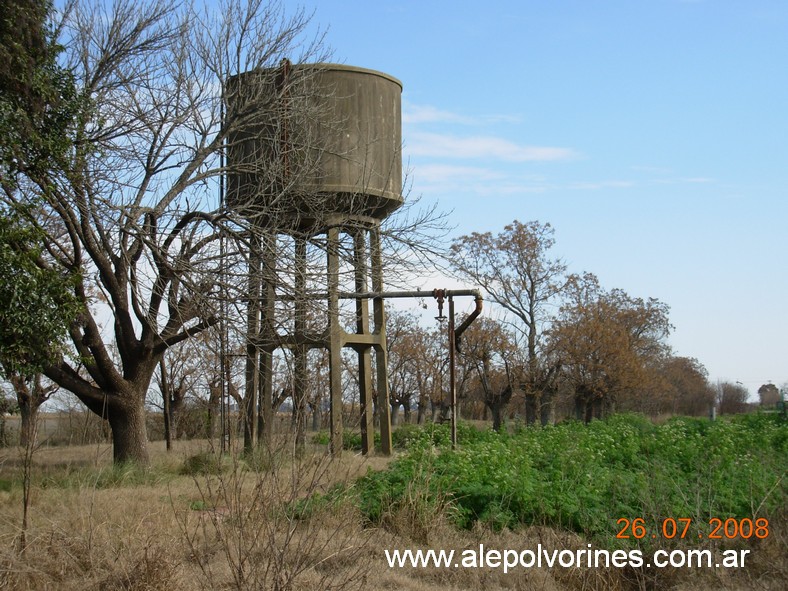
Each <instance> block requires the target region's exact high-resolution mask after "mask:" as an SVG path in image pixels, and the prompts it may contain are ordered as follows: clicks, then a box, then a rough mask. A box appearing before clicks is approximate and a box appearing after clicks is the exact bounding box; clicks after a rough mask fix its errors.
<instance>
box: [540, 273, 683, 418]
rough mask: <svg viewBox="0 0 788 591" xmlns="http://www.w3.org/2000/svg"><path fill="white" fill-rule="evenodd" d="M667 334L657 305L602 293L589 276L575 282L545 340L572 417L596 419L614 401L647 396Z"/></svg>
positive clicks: (664, 311) (662, 306) (618, 293)
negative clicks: (571, 395) (567, 390)
mask: <svg viewBox="0 0 788 591" xmlns="http://www.w3.org/2000/svg"><path fill="white" fill-rule="evenodd" d="M670 329H671V325H670V322H669V321H668V307H667V306H666V305H665V304H663V303H662V302H659V301H658V300H655V299H653V298H652V299H648V300H643V299H641V298H633V297H631V296H629V295H628V294H627V293H626V292H624V291H623V290H620V289H613V290H610V291H606V290H604V289H602V288H601V286H600V285H599V282H598V280H597V278H596V277H595V276H594V275H591V274H586V275H584V276H583V277H580V278H575V279H574V280H573V281H572V283H571V287H570V289H569V294H568V299H567V302H566V303H565V304H564V305H563V306H562V308H561V312H560V314H559V316H558V318H557V319H556V321H555V322H554V324H553V327H552V328H551V330H550V332H549V337H550V340H551V346H552V348H553V354H554V355H555V356H556V358H557V359H558V363H559V364H560V365H561V366H562V369H563V373H564V375H565V377H566V379H568V381H569V382H570V383H571V385H572V387H573V388H574V390H575V403H576V404H575V408H576V413H577V417H578V418H579V419H582V420H585V421H589V420H591V419H592V418H595V417H600V416H602V415H603V414H605V413H607V412H609V411H610V410H611V409H612V408H613V406H614V405H615V404H616V402H617V401H619V402H620V401H622V400H623V399H624V398H625V397H630V398H631V397H635V396H637V395H638V393H641V392H643V391H647V390H648V387H647V382H648V381H649V380H651V379H654V377H655V376H656V375H657V371H656V369H657V368H658V367H659V365H660V363H661V362H662V360H663V359H664V358H665V355H666V354H667V352H668V351H669V349H668V347H667V345H666V343H665V339H666V337H667V335H668V334H669V332H670Z"/></svg>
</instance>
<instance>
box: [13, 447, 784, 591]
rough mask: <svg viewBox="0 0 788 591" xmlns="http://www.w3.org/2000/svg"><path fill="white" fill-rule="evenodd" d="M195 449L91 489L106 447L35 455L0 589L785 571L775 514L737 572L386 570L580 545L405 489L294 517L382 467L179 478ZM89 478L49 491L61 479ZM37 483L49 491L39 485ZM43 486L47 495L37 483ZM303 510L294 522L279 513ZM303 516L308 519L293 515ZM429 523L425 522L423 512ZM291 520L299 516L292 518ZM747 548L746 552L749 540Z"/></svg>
mask: <svg viewBox="0 0 788 591" xmlns="http://www.w3.org/2000/svg"><path fill="white" fill-rule="evenodd" d="M208 449H209V446H208V444H207V443H205V442H202V443H200V442H176V448H175V450H174V451H173V452H170V453H169V454H168V453H166V452H165V451H164V447H163V445H159V444H152V449H151V452H152V453H151V455H152V458H153V472H154V474H158V475H159V476H160V477H158V478H152V479H149V480H144V479H143V480H142V481H141V482H140V481H130V482H129V483H128V484H124V483H123V482H120V483H115V484H114V485H112V486H109V487H107V488H99V487H97V486H96V484H95V483H97V482H99V481H100V479H99V478H98V477H97V476H95V475H97V474H99V472H100V471H101V470H107V469H109V466H110V463H111V453H110V452H109V450H108V448H107V447H106V446H103V445H102V446H95V445H93V446H81V447H79V448H67V447H64V448H56V449H47V450H40V451H39V452H37V454H36V456H35V467H34V470H35V471H36V473H37V475H38V478H37V479H36V478H34V480H35V481H36V482H37V483H38V485H37V486H36V487H35V489H34V495H33V499H32V508H31V524H30V527H29V530H28V532H27V548H26V551H25V552H24V554H21V553H20V552H19V550H18V549H17V545H16V541H17V540H18V537H19V533H20V531H19V527H20V523H21V506H22V503H21V491H20V488H19V487H18V486H12V487H11V488H10V490H0V589H20V590H27V589H30V590H49V589H52V590H55V589H57V590H61V589H62V590H66V591H68V590H72V589H73V590H77V589H79V590H96V591H109V590H127V591H143V590H144V591H159V590H161V591H164V590H167V591H191V590H193V589H206V590H207V589H275V590H292V591H299V590H327V589H343V590H345V589H346V590H351V589H392V590H394V589H402V590H410V591H437V590H439V589H440V590H445V589H448V590H452V589H455V590H460V589H484V590H485V591H498V590H510V589H521V590H540V591H563V590H572V591H595V590H599V591H601V590H606V591H607V590H611V591H630V590H641V589H643V590H646V589H649V590H650V589H654V590H656V589H660V590H661V589H673V590H676V591H684V590H690V589H693V590H695V589H701V590H702V589H727V590H729V591H733V590H750V589H751V590H755V589H758V590H775V591H776V590H777V589H782V588H783V587H782V584H783V583H784V581H785V580H786V576H788V571H786V548H788V545H786V529H785V527H784V526H785V523H786V515H785V514H784V512H783V514H781V515H780V516H774V518H775V521H776V522H779V523H780V524H781V525H777V523H775V527H774V528H773V529H772V532H773V535H772V536H770V538H768V539H766V540H763V541H760V542H758V543H757V544H754V543H753V544H750V545H751V546H753V552H752V554H751V557H752V562H751V565H750V568H748V569H747V570H746V571H707V570H702V569H694V570H693V569H683V570H675V569H673V570H671V569H665V570H660V571H654V570H649V571H646V570H643V569H639V570H633V569H617V568H597V569H587V568H574V569H561V568H554V569H547V568H542V569H536V568H534V569H515V570H512V571H510V572H508V573H506V574H504V573H503V572H502V570H501V569H491V568H477V569H467V568H402V569H398V568H394V569H392V568H389V567H388V565H387V563H386V560H385V555H384V550H385V549H395V548H399V549H408V548H410V549H418V548H422V549H425V550H427V549H430V548H432V549H438V548H441V549H446V550H450V549H454V550H455V551H457V552H462V550H465V549H469V548H474V549H475V548H478V546H479V544H484V545H485V547H487V548H496V549H505V548H512V549H525V548H536V546H537V545H538V544H542V546H543V547H544V548H547V549H548V550H551V549H581V548H585V547H586V544H587V542H586V541H585V540H583V539H582V538H580V537H579V536H577V535H574V534H571V533H567V532H560V531H555V530H553V529H550V528H544V527H532V528H524V529H522V530H519V531H516V532H513V531H503V532H493V531H490V530H489V529H486V528H484V527H481V526H479V527H477V528H475V529H474V530H471V531H458V530H457V529H456V528H454V527H453V526H452V525H451V522H450V514H451V503H450V502H449V500H448V499H445V502H443V503H441V502H440V500H439V502H438V503H437V504H433V505H429V504H428V503H427V502H426V500H425V499H420V498H419V497H418V492H417V491H416V490H415V489H414V491H413V492H414V498H413V503H412V504H410V505H408V504H406V505H405V506H404V507H403V508H401V509H400V510H398V511H396V512H391V513H390V514H388V515H386V516H385V518H384V520H383V524H382V525H381V526H380V527H379V528H371V527H369V526H368V525H366V524H365V523H364V521H363V519H362V517H361V515H360V514H359V512H358V508H357V507H355V506H354V504H353V502H352V501H350V500H349V499H342V498H339V500H335V501H332V502H328V503H325V504H320V503H318V504H316V505H314V506H309V505H304V504H303V503H304V502H305V499H309V498H312V495H314V494H315V493H319V494H325V493H327V492H329V491H331V490H332V488H331V487H332V486H333V485H335V484H337V483H352V481H353V480H354V479H355V478H356V477H358V476H359V475H361V474H364V473H365V472H366V471H367V469H369V468H373V469H380V468H383V467H385V465H386V464H387V462H388V461H389V460H388V459H387V458H380V457H373V458H369V459H367V458H363V457H361V456H359V455H356V454H351V453H345V454H344V455H343V456H342V457H341V458H339V459H331V458H329V457H327V456H326V455H325V454H324V452H322V451H314V452H310V453H307V454H306V455H305V456H304V457H302V458H297V457H295V456H294V455H292V454H288V453H287V452H286V451H281V450H280V452H278V455H276V456H275V457H274V456H272V457H270V458H262V459H261V458H255V461H254V462H252V463H254V464H257V465H258V467H259V466H260V465H262V466H264V467H265V469H263V470H260V471H251V470H248V469H247V468H246V466H245V464H244V463H243V461H242V460H240V459H239V458H238V457H237V456H236V457H234V458H232V459H230V460H228V461H227V462H226V465H225V469H224V471H222V472H220V473H216V474H208V475H200V474H196V475H182V474H179V471H180V468H181V466H183V464H184V460H185V458H187V457H189V456H190V455H194V454H197V453H200V452H205V451H206V450H208ZM14 453H15V451H14V450H4V451H3V454H2V455H0V478H5V479H13V478H16V477H17V476H18V471H19V469H20V466H19V465H18V464H17V463H16V460H15V456H14ZM75 469H80V470H82V469H89V471H88V472H87V474H88V475H93V476H91V477H80V478H73V479H61V480H58V479H57V476H58V474H62V473H66V472H68V471H69V470H75ZM46 479H50V480H49V481H47V480H46ZM46 482H49V484H46ZM298 502H301V505H299V506H300V507H301V509H302V511H301V513H300V514H299V515H294V513H293V512H292V511H291V510H289V508H291V507H292V506H293V504H294V503H298ZM304 507H307V509H308V510H303V509H304ZM429 511H433V512H432V513H429ZM296 517H298V518H296ZM748 543H749V542H748Z"/></svg>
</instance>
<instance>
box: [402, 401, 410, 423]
mask: <svg viewBox="0 0 788 591" xmlns="http://www.w3.org/2000/svg"><path fill="white" fill-rule="evenodd" d="M402 410H403V415H402V419H403V420H404V421H405V424H406V425H409V424H410V415H411V410H410V399H408V400H407V401H405V403H404V404H403V405H402Z"/></svg>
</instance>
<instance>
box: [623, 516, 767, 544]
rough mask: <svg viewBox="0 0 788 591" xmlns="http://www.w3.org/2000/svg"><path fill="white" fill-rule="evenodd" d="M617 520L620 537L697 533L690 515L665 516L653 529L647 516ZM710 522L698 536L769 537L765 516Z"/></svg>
mask: <svg viewBox="0 0 788 591" xmlns="http://www.w3.org/2000/svg"><path fill="white" fill-rule="evenodd" d="M616 523H617V524H618V525H619V526H620V527H621V529H620V530H619V531H618V533H617V534H616V538H618V539H623V540H628V539H630V538H634V539H636V540H642V539H643V538H646V537H650V538H664V539H666V540H672V539H679V540H683V539H685V538H690V537H694V534H693V533H691V532H690V526H691V525H692V519H690V518H688V517H679V518H678V519H674V518H673V517H667V518H666V519H663V520H662V523H661V524H660V523H657V524H656V526H655V528H654V530H652V531H649V529H648V528H647V527H646V520H645V519H643V518H641V517H636V518H635V519H628V518H626V517H621V518H620V519H617V520H616ZM707 524H708V530H709V531H708V532H707V533H706V534H705V535H704V533H703V532H699V533H698V538H701V539H702V538H704V537H705V538H706V539H709V540H733V539H736V538H743V539H745V540H749V539H750V538H756V539H759V540H762V539H764V538H768V537H769V520H768V519H766V518H765V517H759V518H757V519H750V518H749V517H745V518H743V519H736V518H734V517H729V518H727V519H720V518H719V517H712V518H711V519H709V520H708V522H707ZM704 525H705V524H704Z"/></svg>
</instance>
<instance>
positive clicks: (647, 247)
mask: <svg viewBox="0 0 788 591" xmlns="http://www.w3.org/2000/svg"><path fill="white" fill-rule="evenodd" d="M285 6H286V7H287V8H288V9H289V10H290V9H295V7H297V6H303V7H304V8H305V9H306V10H307V12H312V11H314V15H313V19H312V23H313V25H314V26H315V27H316V28H317V27H322V28H323V29H325V30H326V42H327V44H328V45H329V46H330V47H331V48H332V49H333V51H334V61H337V62H340V63H346V64H349V65H354V66H360V67H365V68H371V69H375V70H381V71H383V72H386V73H388V74H391V75H392V76H395V77H397V78H399V79H400V80H401V81H402V82H403V86H404V91H403V141H404V157H405V164H406V166H407V168H408V169H409V171H410V180H411V182H412V189H411V192H412V194H417V195H423V198H424V199H425V200H426V201H431V200H437V201H438V202H439V203H440V206H441V207H442V208H444V209H446V210H453V213H452V216H451V220H452V223H453V224H454V225H455V226H456V230H455V232H454V233H455V235H459V234H463V233H468V232H472V231H481V232H484V231H491V232H493V233H495V232H498V231H500V230H501V229H502V228H503V227H504V225H506V224H507V223H509V222H511V221H512V220H514V219H519V220H521V221H527V220H532V219H537V220H539V221H541V222H549V223H551V224H552V225H553V226H554V228H555V230H556V240H557V244H556V247H555V252H556V254H557V255H560V256H562V257H563V258H565V259H566V261H567V262H568V264H569V266H570V269H571V270H572V271H578V272H579V271H590V272H593V273H595V274H597V276H598V277H599V278H600V281H601V282H602V284H603V285H604V286H605V287H607V288H613V287H619V288H622V289H624V290H626V291H627V292H628V293H630V294H631V295H633V296H640V297H644V298H645V297H656V298H658V299H660V300H662V301H664V302H666V303H667V304H669V305H670V306H671V319H672V322H673V324H674V325H675V331H674V334H673V335H672V337H671V339H670V342H671V344H672V345H673V347H674V348H675V351H676V353H677V354H679V355H686V356H691V357H696V358H698V359H699V360H700V361H701V362H702V363H703V364H704V365H705V366H706V367H707V369H708V370H709V374H710V378H711V379H712V380H717V379H721V380H730V381H741V382H742V383H744V385H746V386H747V387H748V388H749V390H750V391H751V393H754V392H755V391H756V390H757V388H758V387H759V386H760V385H761V384H762V383H764V382H766V381H773V382H774V383H776V384H778V385H780V384H783V383H785V382H788V312H787V311H786V305H787V304H788V297H786V296H788V261H787V260H786V259H787V258H788V257H786V237H787V236H788V233H787V230H788V228H786V222H788V146H787V145H786V144H787V143H788V76H787V75H786V64H787V63H788V2H785V1H784V0H740V1H739V0H598V1H593V2H592V1H588V0H574V1H571V0H550V1H546V0H545V1H543V0H538V1H537V0H519V1H512V2H509V1H498V2H496V1H494V0H488V1H487V2H484V3H482V2H478V1H477V2H466V1H459V0H458V1H453V2H429V1H428V0H419V1H411V0H396V1H393V0H392V1H370V0H366V1H360V0H350V1H344V2H343V1H339V0H320V1H317V0H306V1H304V2H298V3H296V2H291V1H290V0H286V2H285Z"/></svg>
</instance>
